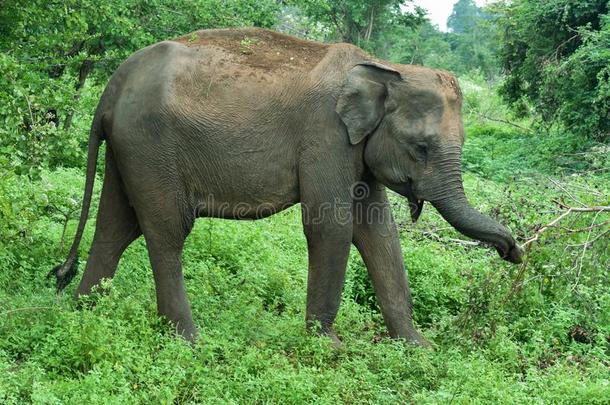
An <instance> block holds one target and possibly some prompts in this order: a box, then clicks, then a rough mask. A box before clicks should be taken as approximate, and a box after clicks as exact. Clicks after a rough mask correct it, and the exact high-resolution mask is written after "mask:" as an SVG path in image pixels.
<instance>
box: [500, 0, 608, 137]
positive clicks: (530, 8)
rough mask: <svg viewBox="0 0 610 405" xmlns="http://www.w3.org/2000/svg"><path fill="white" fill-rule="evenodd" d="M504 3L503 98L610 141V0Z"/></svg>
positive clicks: (517, 0)
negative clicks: (609, 14)
mask: <svg viewBox="0 0 610 405" xmlns="http://www.w3.org/2000/svg"><path fill="white" fill-rule="evenodd" d="M540 3H541V2H539V1H533V0H515V1H513V2H510V3H502V4H500V5H499V6H498V8H497V10H498V12H499V13H501V18H500V19H499V24H500V27H501V32H502V38H501V51H500V58H501V61H502V66H503V68H504V70H505V72H506V80H505V81H504V84H503V85H502V88H501V93H502V95H503V97H504V98H505V99H506V100H507V101H508V102H509V103H511V104H512V105H513V106H514V107H515V108H516V109H517V110H518V111H520V112H521V113H526V112H528V111H531V112H532V113H533V114H535V115H536V116H538V117H540V119H541V121H542V122H544V123H546V125H550V124H552V123H554V122H556V121H559V122H562V123H563V124H564V125H565V126H566V127H567V128H568V129H570V130H573V131H574V132H576V133H578V134H581V135H583V136H585V137H589V138H598V139H607V138H609V137H610V135H609V132H610V120H609V119H608V111H609V106H610V93H609V91H608V88H610V85H609V80H610V79H609V71H608V69H609V67H608V60H610V57H609V56H610V40H609V36H610V33H609V31H610V21H609V19H610V17H609V16H608V12H609V9H610V4H609V3H608V1H607V0H588V1H573V0H546V1H544V2H543V3H544V4H543V5H541V4H540Z"/></svg>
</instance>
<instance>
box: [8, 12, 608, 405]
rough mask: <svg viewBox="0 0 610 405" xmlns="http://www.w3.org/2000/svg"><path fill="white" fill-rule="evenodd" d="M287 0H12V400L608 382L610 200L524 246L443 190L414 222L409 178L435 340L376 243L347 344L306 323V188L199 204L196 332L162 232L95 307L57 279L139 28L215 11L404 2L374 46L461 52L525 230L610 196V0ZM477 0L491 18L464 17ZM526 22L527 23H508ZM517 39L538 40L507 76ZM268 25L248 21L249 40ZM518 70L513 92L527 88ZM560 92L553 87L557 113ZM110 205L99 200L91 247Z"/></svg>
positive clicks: (483, 144) (407, 397) (588, 391)
mask: <svg viewBox="0 0 610 405" xmlns="http://www.w3.org/2000/svg"><path fill="white" fill-rule="evenodd" d="M287 3H288V4H281V3H279V2H276V1H271V0H269V1H249V0H230V1H215V0H212V1H199V2H193V1H186V0H154V1H144V0H131V1H127V0H112V1H104V2H102V3H98V2H95V3H93V2H88V1H80V2H63V3H62V5H61V6H59V5H54V6H52V7H51V6H48V5H47V3H46V2H42V1H38V2H37V1H32V2H29V3H28V4H27V5H25V6H24V5H22V4H21V3H19V4H18V3H17V2H14V1H10V0H9V1H7V2H4V3H3V7H2V8H0V71H1V72H2V73H1V74H0V374H1V375H2V378H0V402H1V403H8V404H11V403H15V404H21V403H86V402H89V403H157V402H158V403H172V402H174V403H219V402H221V403H223V402H228V403H242V402H245V403H259V402H271V403H280V402H281V403H284V402H286V403H302V402H316V403H337V402H347V403H396V402H400V403H404V402H417V403H446V402H457V403H525V402H537V403H570V404H579V403H582V404H585V403H586V404H591V403H599V404H603V403H608V398H610V293H609V291H610V273H609V272H608V269H609V268H610V247H609V245H610V237H609V235H610V234H609V230H610V224H608V220H609V219H610V218H609V216H608V213H605V212H595V211H594V212H575V213H571V214H569V215H567V216H565V217H564V218H563V219H562V221H561V222H559V225H560V226H558V227H552V228H549V229H548V230H546V231H544V232H543V233H541V234H540V239H539V240H538V241H536V242H532V243H530V244H528V251H529V254H528V256H527V262H526V264H525V265H523V266H520V267H519V266H510V265H508V264H506V263H505V262H503V261H501V260H500V259H498V258H497V255H496V253H495V252H492V251H490V250H489V249H485V248H481V247H478V246H473V245H472V244H471V243H469V242H471V241H465V240H463V237H462V236H460V235H459V234H458V233H457V232H455V231H454V230H452V229H451V228H450V227H449V226H448V224H447V223H446V222H444V221H443V220H442V219H441V218H440V216H439V215H438V214H437V213H436V212H435V211H434V209H433V208H432V207H431V206H429V205H428V206H426V207H425V209H424V214H423V215H422V218H421V219H420V222H419V223H418V224H417V225H412V224H410V222H409V220H408V210H407V207H406V205H405V202H404V201H402V200H400V199H398V198H396V199H395V200H394V204H395V209H394V213H395V216H396V217H397V220H398V222H399V226H400V234H401V241H402V246H403V254H404V258H405V263H406V266H407V268H408V271H409V277H410V282H411V286H412V289H413V299H414V313H415V316H416V321H417V323H418V325H419V326H420V328H421V329H422V331H423V332H424V334H425V335H426V336H427V337H428V338H429V339H430V340H431V341H433V342H434V345H435V350H434V351H427V350H422V349H418V348H414V347H410V346H406V345H404V344H403V343H401V342H396V341H392V340H390V339H388V338H387V337H386V334H385V329H384V326H383V321H382V319H381V316H380V314H379V310H378V308H377V306H376V303H375V299H374V294H373V292H372V288H371V285H370V283H369V281H368V278H367V275H366V270H365V267H364V265H363V263H362V261H361V259H360V257H359V255H358V254H357V252H356V251H355V250H354V251H353V252H352V255H351V258H350V264H349V269H348V280H347V283H346V286H345V289H344V297H343V298H344V299H343V305H342V308H341V311H340V314H339V317H338V319H337V330H338V333H339V334H340V335H341V336H342V338H343V340H344V342H345V348H344V349H343V350H333V349H332V348H331V345H330V343H329V342H328V341H327V340H326V339H324V338H318V337H312V336H308V335H307V334H306V333H305V330H304V307H305V305H304V301H305V282H306V269H307V253H306V246H305V239H304V236H303V233H302V230H301V225H300V213H299V209H298V207H294V208H292V209H290V210H287V211H285V212H282V213H280V214H278V215H276V216H273V217H271V218H268V219H265V220H261V221H256V222H248V221H245V222H235V221H222V220H210V219H200V220H199V221H198V222H197V224H196V226H195V229H194V231H193V232H192V234H191V236H190V237H189V239H188V240H187V246H186V249H185V253H184V271H185V275H186V280H187V281H186V282H187V286H188V290H189V295H190V297H191V301H192V305H193V311H194V316H195V320H196V322H197V323H198V325H199V327H200V329H201V332H202V339H201V340H200V341H199V342H198V343H197V344H196V345H195V346H192V347H191V346H189V345H188V344H186V343H185V342H183V341H182V340H180V339H176V338H175V337H174V335H173V333H172V331H171V329H170V327H168V326H167V325H166V324H165V323H164V322H163V321H162V320H160V319H158V318H157V316H156V314H155V310H156V306H155V299H154V286H153V279H152V274H151V270H150V265H149V262H148V255H147V253H146V249H145V245H144V242H143V240H139V241H137V242H136V243H134V244H133V246H131V247H130V248H129V250H128V251H127V252H126V253H125V255H124V257H123V259H122V261H121V264H120V266H119V269H118V272H117V276H116V277H115V279H114V280H112V282H109V283H108V286H107V287H109V290H110V293H109V294H108V295H100V296H99V297H92V298H91V299H92V300H95V301H96V302H97V304H96V305H95V306H91V307H89V306H87V305H84V308H81V309H77V308H76V304H75V302H74V301H73V299H72V298H71V293H72V291H73V289H74V288H75V285H74V283H73V284H72V285H71V286H69V287H68V289H67V291H66V292H65V293H64V294H62V295H59V296H57V295H56V294H55V289H54V285H53V282H52V280H49V279H47V278H46V275H47V273H48V271H49V270H50V269H51V268H52V267H53V266H54V265H56V264H57V263H59V262H61V261H62V260H63V258H64V256H65V254H66V250H67V248H68V245H69V242H70V241H71V238H72V236H73V234H74V231H75V228H76V221H75V216H76V215H77V214H78V210H79V207H80V199H81V193H82V187H83V183H84V156H85V153H84V150H85V149H84V148H85V143H86V140H87V132H88V127H89V125H90V122H91V117H92V114H93V111H94V108H95V105H96V102H97V100H98V98H99V95H100V93H101V91H102V90H103V87H104V85H105V83H106V82H107V80H108V77H109V75H110V74H111V72H112V71H113V70H114V68H115V67H116V66H117V65H118V63H120V61H121V60H122V59H123V58H125V57H126V56H127V55H129V54H130V53H131V52H133V51H134V50H135V49H137V48H139V47H141V46H144V45H147V44H149V43H152V42H155V41H157V40H160V39H162V38H167V37H175V36H179V35H182V34H185V33H187V32H190V31H192V30H194V29H196V28H210V27H221V26H237V25H259V26H267V27H273V26H277V27H280V28H281V29H283V30H284V31H288V32H293V33H295V32H296V33H299V34H300V35H303V36H308V37H314V38H318V39H328V40H330V39H336V38H337V37H336V35H337V32H338V31H337V29H338V28H337V27H336V26H334V25H333V24H335V22H340V21H348V22H349V21H352V20H353V21H356V22H357V23H358V24H359V25H358V27H361V28H359V29H362V27H367V29H368V25H367V24H366V23H363V22H362V21H370V20H366V19H364V20H363V17H362V16H370V15H371V14H370V11H371V9H373V8H374V7H386V8H384V9H378V10H379V13H382V12H383V13H390V14H392V15H393V16H394V17H395V19H380V20H374V23H373V28H372V29H371V30H370V34H369V37H368V41H369V43H368V44H366V43H361V45H362V46H364V47H365V48H367V49H368V50H369V51H371V52H374V53H375V54H376V55H379V56H381V57H387V58H391V59H392V60H395V61H398V62H402V63H409V62H415V63H425V64H428V65H431V66H438V67H444V68H448V69H451V70H454V71H456V72H458V73H459V78H460V83H461V86H462V89H463V92H464V120H465V125H466V132H467V140H466V144H465V148H464V169H465V174H464V180H465V188H466V191H467V193H468V195H469V197H470V198H471V200H472V202H473V203H474V205H476V206H477V207H478V208H479V209H481V210H482V211H484V212H487V213H489V214H491V215H492V216H494V217H496V218H499V219H500V220H501V222H502V223H504V224H507V225H508V226H509V227H510V228H511V229H512V230H513V231H514V233H515V234H516V235H517V237H518V239H519V241H520V242H522V243H523V242H525V241H526V240H527V239H528V238H530V237H532V236H534V235H535V234H536V232H537V230H538V229H539V228H540V227H541V226H543V225H545V224H548V223H550V222H551V221H552V220H554V219H555V218H557V217H558V216H559V215H560V214H561V213H563V212H565V211H566V209H565V208H563V207H561V206H560V205H559V204H558V203H561V204H565V205H568V206H573V207H591V206H599V205H605V206H607V205H610V146H609V145H608V139H609V138H608V128H607V127H604V125H607V122H608V117H607V115H606V116H605V120H604V116H603V114H602V113H604V108H606V110H605V113H606V114H607V111H608V108H607V104H604V103H607V102H608V101H607V100H608V99H607V97H608V76H607V74H608V73H607V72H608V66H609V65H608V53H609V52H610V48H609V45H608V44H609V43H610V41H608V27H609V26H608V17H607V16H603V15H602V14H603V13H607V10H608V9H607V3H604V4H603V5H601V6H600V8H597V9H595V8H593V5H592V4H593V3H595V2H574V1H569V0H553V1H545V2H543V3H544V4H543V5H538V6H534V3H536V4H538V3H540V2H530V1H526V0H519V1H513V2H511V3H510V5H502V4H500V5H496V6H494V7H493V8H490V9H486V10H474V11H476V12H473V9H472V2H468V1H466V2H465V1H462V0H461V1H460V2H459V3H458V4H461V6H460V7H459V8H458V7H456V9H455V10H454V14H453V17H452V18H453V20H452V21H453V22H452V23H451V24H450V25H451V27H452V28H453V29H454V32H451V33H441V32H439V31H438V30H436V29H435V28H434V27H433V26H432V25H431V24H430V23H429V22H427V21H424V20H423V19H422V16H421V13H418V12H417V11H413V12H411V11H408V9H407V11H405V9H401V8H398V9H397V8H396V7H395V6H396V4H398V3H397V2H387V1H386V2H367V1H361V2H326V1H316V2H314V1H302V2H300V1H296V0H295V1H290V2H287ZM598 3H599V2H598ZM329 4H330V5H332V4H349V5H350V8H345V7H343V8H337V9H336V10H335V11H336V12H337V13H339V14H337V15H342V14H340V13H341V12H348V13H350V14H349V16H348V17H345V18H339V19H335V22H332V21H326V20H324V19H318V20H314V19H313V18H314V17H312V16H315V15H319V14H321V13H322V11H323V10H327V9H324V8H320V9H318V10H317V11H318V12H319V14H315V13H314V12H315V11H316V9H315V7H327V6H328V5H329ZM357 4H361V5H362V7H355V5H357ZM599 4H601V3H599ZM579 5H581V6H582V7H581V8H579V7H580V6H579ZM365 6H366V7H365ZM602 6H603V7H606V8H603V7H602ZM367 7H368V8H367ZM320 10H322V11H320ZM460 10H466V11H460ZM561 10H563V11H561ZM565 10H577V11H574V12H573V14H570V13H572V11H570V12H568V11H565ZM592 10H593V11H592ZM560 11H561V13H560ZM367 12H368V13H369V14H367ZM359 13H360V14H359ZM375 13H377V11H376V12H375ZM595 13H597V14H595ZM572 15H577V16H579V17H578V18H579V19H578V20H577V21H578V22H577V23H572V21H573V20H571V19H570V18H571V17H570V16H572ZM401 16H402V17H401ZM460 16H461V17H460ZM464 16H466V17H464ZM469 16H470V17H469ZM472 16H474V17H472ZM592 16H595V18H596V20H595V18H593V17H592ZM399 17H400V18H399ZM464 18H465V19H466V20H464ZM469 18H470V19H474V22H473V21H470V22H464V21H469V20H468V19H469ZM420 19H422V21H420ZM399 20H401V21H403V22H405V21H406V22H405V23H404V24H403V23H398V22H397V21H399ZM594 20H595V21H598V22H599V23H598V24H597V25H596V24H595V23H593V22H591V21H594ZM314 21H315V22H314ZM386 21H387V22H388V24H387V25H384V22H386ZM460 21H461V22H460ZM526 21H527V22H528V23H529V24H530V25H526ZM574 21H576V20H574ZM582 21H584V22H583V23H582V25H579V24H581V23H580V22H582ZM589 22H591V24H589V25H587V23H589ZM513 23H515V24H516V26H517V27H518V29H512V30H508V29H507V28H506V27H508V26H509V25H510V24H513ZM276 24H277V25H276ZM498 27H501V29H500V30H498ZM566 27H569V28H566ZM534 28H535V29H536V30H533V29H534ZM572 29H575V30H576V31H574V33H572V31H571V30H572ZM366 32H368V31H367V30H366V29H365V31H364V33H365V34H366ZM481 32H486V33H487V34H481ZM548 33H554V35H555V34H556V36H551V35H548ZM576 33H579V35H581V36H582V37H581V39H579V40H578V41H577V40H576V39H574V40H571V41H570V42H569V47H570V50H569V51H568V50H567V49H566V50H565V51H564V50H563V49H564V48H563V47H560V48H561V49H559V51H558V52H559V53H560V54H561V55H560V57H559V59H558V61H557V62H556V63H555V62H554V63H549V64H544V65H537V64H536V63H534V59H528V58H534V56H535V55H534V53H533V52H534V51H540V52H542V54H544V55H546V54H547V53H548V52H547V51H545V50H541V49H542V48H541V46H542V45H540V46H538V45H537V43H536V42H534V41H535V40H537V41H542V40H543V39H545V40H548V41H550V42H549V43H548V44H545V46H546V48H544V49H556V48H557V45H558V44H561V43H562V42H563V41H565V40H567V39H568V38H569V37H570V36H572V35H575V34H576ZM525 35H529V37H525ZM566 35H567V37H566ZM481 36H483V37H485V38H486V39H485V41H488V43H486V42H485V41H482V40H479V39H477V38H481ZM364 39H365V38H364V37H363V38H362V40H364ZM517 41H520V42H519V43H521V44H527V45H528V46H531V50H529V51H528V50H523V52H524V53H523V55H525V56H527V58H525V59H523V60H519V59H517V58H516V59H514V61H515V65H514V66H515V68H514V69H510V70H508V71H507V72H506V75H504V76H500V75H499V72H500V71H501V64H504V67H505V68H506V60H507V59H506V58H507V56H506V54H507V50H509V49H517V48H513V47H514V46H515V44H516V43H517ZM575 41H577V42H575ZM474 42H476V46H477V47H474V46H471V45H475V44H474ZM384 43H385V44H386V46H385V47H384V46H383V45H384ZM387 44H389V45H387ZM469 44H470V45H469ZM250 45H251V44H250V43H249V42H248V39H247V38H244V42H243V43H242V44H241V46H243V47H244V49H246V50H248V49H249V48H250ZM567 45H568V44H566V45H565V46H567ZM519 49H520V48H519ZM497 50H500V51H499V54H498V53H497V52H496V51H497ZM468 52H475V53H476V55H479V56H477V57H476V58H479V59H476V58H475V59H474V60H473V59H472V58H471V57H470V56H468V55H469V54H468ZM511 52H512V51H511ZM87 61H89V62H87ZM477 61H478V62H477ZM516 66H519V68H517V67H516ZM537 66H538V67H537ZM540 66H542V67H544V69H542V70H536V69H539V67H540ZM553 69H555V70H553ZM557 69H560V71H559V72H560V73H561V74H554V73H553V72H555V73H556V72H557ZM562 69H565V70H562ZM562 72H570V73H569V74H568V73H562ZM604 72H605V73H604ZM83 76H84V77H83ZM533 78H537V79H536V80H534V79H533ZM515 80H516V81H517V82H519V83H520V84H519V86H516V87H515V86H513V85H512V84H511V83H516V82H515ZM500 83H502V86H501V88H502V89H503V90H502V96H501V95H499V94H498V91H497V88H498V85H499V84H500ZM526 83H527V84H526ZM517 88H518V89H519V90H518V91H517V92H516V93H514V95H515V97H512V96H511V97H507V95H506V94H507V91H508V90H507V89H517ZM604 92H605V93H604ZM511 94H512V93H511ZM604 97H605V98H604ZM549 100H555V101H556V103H551V102H549ZM604 105H605V106H606V107H603V106H604ZM524 106H525V107H524ZM586 106H589V107H590V108H589V109H587V108H586ZM545 108H556V109H555V110H553V111H551V112H550V113H548V114H547V112H546V110H544V109H545ZM549 111H550V110H549ZM566 114H574V115H573V116H570V117H572V118H570V119H573V120H572V121H570V119H566V117H567V115H566ZM516 115H517V116H516ZM576 123H577V124H579V125H581V126H578V125H575V124H576ZM604 131H605V132H604ZM101 156H103V154H101ZM102 160H103V159H102ZM100 169H101V168H100ZM100 173H101V171H100ZM97 184H98V185H99V184H100V182H99V181H98V182H97ZM96 195H97V196H98V195H99V190H97V191H96ZM93 206H94V207H96V206H97V202H96V201H95V200H94V202H93ZM93 218H95V212H93V213H92V214H91V220H90V222H89V223H88V226H87V229H86V232H85V237H84V240H83V243H82V245H81V257H82V258H86V255H87V250H88V246H89V245H90V243H91V239H92V236H93V229H94V225H95V224H94V223H95V221H94V220H93ZM83 260H84V259H83ZM82 265H83V263H81V267H82Z"/></svg>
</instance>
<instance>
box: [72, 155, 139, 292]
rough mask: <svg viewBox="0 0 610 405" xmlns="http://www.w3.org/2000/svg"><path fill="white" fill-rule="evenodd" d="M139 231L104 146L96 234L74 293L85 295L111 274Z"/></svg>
mask: <svg viewBox="0 0 610 405" xmlns="http://www.w3.org/2000/svg"><path fill="white" fill-rule="evenodd" d="M141 234H142V232H141V231H140V226H139V224H138V221H137V219H136V214H135V211H134V209H133V208H132V207H131V206H130V205H129V200H128V199H127V196H126V195H125V192H124V191H123V188H122V184H121V176H120V174H119V171H118V169H117V166H116V162H115V159H114V156H113V154H112V150H111V148H110V146H107V148H106V169H105V174H104V185H103V187H102V196H101V198H100V206H99V209H98V213H97V221H96V224H95V236H94V237H93V244H92V245H91V250H90V253H89V259H88V260H87V266H86V267H85V273H84V274H83V278H82V279H81V282H80V285H79V286H78V289H77V290H76V296H77V297H79V296H82V295H88V294H90V293H91V290H92V289H93V288H94V287H95V286H97V285H99V284H100V282H101V280H102V279H104V278H112V277H113V276H114V273H115V271H116V268H117V265H118V263H119V259H120V258H121V255H122V254H123V252H124V251H125V249H127V247H128V246H129V245H130V244H131V242H133V241H134V240H135V239H137V238H138V237H139V236H140V235H141Z"/></svg>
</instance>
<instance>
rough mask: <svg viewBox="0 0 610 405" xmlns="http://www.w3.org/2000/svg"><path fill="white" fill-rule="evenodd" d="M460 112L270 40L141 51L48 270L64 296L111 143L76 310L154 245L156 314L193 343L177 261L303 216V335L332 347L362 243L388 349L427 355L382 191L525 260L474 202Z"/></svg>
mask: <svg viewBox="0 0 610 405" xmlns="http://www.w3.org/2000/svg"><path fill="white" fill-rule="evenodd" d="M461 103H462V97H461V93H460V89H459V87H458V84H457V81H456V79H455V77H453V76H452V75H451V74H449V73H447V72H444V71H440V70H433V69H428V68H424V67H419V66H408V65H398V64H393V63H388V62H380V61H376V60H374V59H373V58H371V57H370V56H369V55H367V54H366V53H364V52H363V51H362V50H360V49H359V48H357V47H355V46H352V45H349V44H332V45H327V44H319V43H315V42H309V41H304V40H300V39H297V38H293V37H290V36H286V35H282V34H278V33H275V32H272V31H268V30H263V29H257V28H248V29H228V30H203V31H198V32H195V33H192V34H189V35H186V36H184V37H181V38H178V39H175V40H170V41H164V42H160V43H158V44H155V45H152V46H149V47H147V48H144V49H142V50H140V51H138V52H136V53H135V54H133V55H132V56H131V57H130V58H129V59H127V60H126V61H125V62H124V63H123V64H122V65H121V66H120V67H119V68H118V69H117V71H116V72H115V73H114V75H113V76H112V78H111V79H110V82H109V83H108V86H107V87H106V89H105V91H104V93H103V95H102V97H101V100H100V102H99V105H98V107H97V110H96V112H95V116H94V119H93V124H92V128H91V134H90V139H89V148H88V161H87V179H86V185H85V195H84V199H83V207H82V213H81V216H80V222H79V224H78V229H77V232H76V236H75V239H74V242H73V244H72V247H71V250H70V253H69V256H68V259H67V260H66V262H64V264H63V265H60V266H57V267H56V268H55V269H54V273H55V275H56V276H57V282H58V288H60V289H61V288H63V287H64V286H65V285H66V284H67V283H68V282H69V281H70V279H71V278H72V277H73V276H74V273H75V267H76V262H77V251H78V246H79V243H80V240H81V236H82V233H83V229H84V227H85V222H86V220H87V216H88V211H89V206H90V202H91V194H92V190H93V182H94V178H95V170H96V162H97V155H98V150H99V146H100V143H101V142H102V141H103V140H105V141H106V167H105V175H104V184H103V189H102V195H101V199H100V206H99V211H98V215H97V224H96V229H95V237H94V240H93V245H92V247H91V250H90V254H89V258H88V261H87V265H86V269H85V272H84V275H83V278H82V280H81V282H80V285H79V286H78V289H77V290H76V295H77V297H78V296H83V295H87V294H89V293H90V292H91V290H92V288H93V287H95V286H97V285H98V284H99V283H100V280H102V279H103V278H111V277H113V275H114V272H115V270H116V267H117V264H118V261H119V258H120V257H121V254H122V253H123V251H124V250H125V249H126V248H127V247H128V246H129V244H130V243H131V242H133V241H134V240H135V239H137V238H138V237H139V236H140V235H144V238H145V239H146V245H147V248H148V253H149V256H150V261H151V264H152V269H153V274H154V279H155V286H156V294H157V307H158V312H159V314H160V315H162V316H165V317H166V318H167V319H169V320H170V321H172V322H173V323H174V325H175V326H176V328H177V330H178V332H179V333H180V334H181V335H182V336H184V337H185V338H186V339H189V340H194V339H195V338H196V336H197V330H196V327H195V325H194V323H193V318H192V316H191V309H190V305H189V301H188V299H187V296H186V293H185V286H184V279H183V276H182V268H181V262H180V260H181V253H182V248H183V244H184V240H185V238H186V237H187V235H188V234H189V232H190V231H191V229H192V227H193V223H194V221H195V219H196V218H197V217H220V218H230V219H242V218H248V219H258V218H263V217H266V216H269V215H273V214H274V213H276V212H279V211H281V210H283V209H285V208H287V207H289V206H291V205H293V204H296V203H300V204H301V207H302V213H303V215H302V217H303V229H304V232H305V235H306V239H307V246H308V251H309V273H308V285H307V309H306V322H307V324H308V325H310V327H313V328H314V329H315V330H316V331H317V332H318V333H321V334H325V335H328V336H330V337H331V338H332V339H334V340H337V337H336V335H335V334H334V332H333V330H332V325H333V321H334V319H335V316H336V315H337V311H338V309H339V304H340V298H341V289H342V286H343V283H344V276H345V270H346V264H347V259H348V253H349V250H350V246H351V244H352V243H353V244H354V245H355V246H356V247H357V249H358V250H359V252H360V254H361V255H362V258H363V260H364V262H365V263H366V266H367V269H368V272H369V275H370V277H371V280H372V284H373V286H374V289H375V293H376V296H377V299H378V301H379V305H380V308H381V310H382V313H383V317H384V320H385V323H386V326H387V328H388V330H389V333H390V335H391V336H392V337H396V338H404V339H406V340H408V341H410V342H413V343H416V344H421V345H426V344H427V343H426V340H425V339H424V338H423V336H421V334H420V333H419V332H418V331H417V330H416V329H415V328H414V326H413V322H412V318H411V296H410V291H409V286H408V281H407V277H406V273H405V268H404V264H403V259H402V255H401V250H400V244H399V239H398V234H397V230H396V226H395V224H394V221H393V219H392V215H391V212H390V210H389V204H388V200H387V196H386V192H385V187H388V188H390V189H391V190H394V191H395V192H397V193H399V194H401V195H403V196H405V197H406V198H408V200H409V202H410V206H411V211H412V217H413V219H414V220H416V219H417V217H418V216H419V214H420V212H421V209H422V206H423V202H424V201H429V202H430V203H432V205H433V206H434V207H435V208H436V209H437V210H438V211H439V212H440V214H441V215H442V216H443V217H444V218H445V219H446V220H447V221H448V222H449V223H450V224H451V225H452V226H453V227H455V228H456V229H457V230H459V231H460V232H462V233H463V234H465V235H467V236H469V237H472V238H474V239H477V240H480V241H484V242H488V243H490V244H492V245H493V246H495V247H496V249H497V250H498V252H499V253H500V255H501V256H502V258H504V259H506V260H509V261H511V262H513V263H519V262H520V260H521V250H520V248H519V247H518V245H517V244H516V243H515V240H514V239H513V237H512V236H511V235H510V233H509V232H508V231H507V230H506V229H505V228H504V227H503V226H501V225H500V224H498V223H496V222H495V221H493V220H492V219H490V218H488V217H486V216H484V215H482V214H480V213H478V212H477V211H476V210H474V209H473V208H472V207H471V206H470V204H469V203H468V201H467V199H466V196H465V194H464V190H463V187H462V179H461V150H462V144H463V142H464V130H463V126H462V121H461V115H460V109H461Z"/></svg>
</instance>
